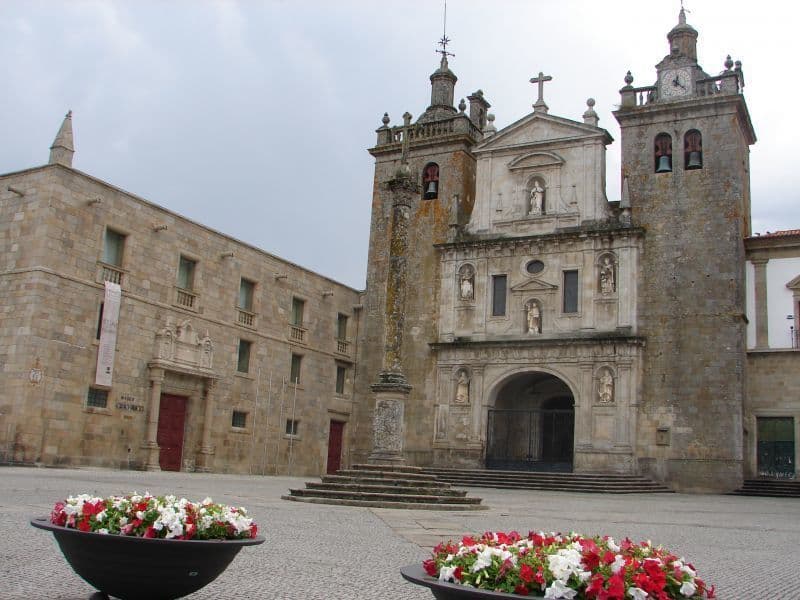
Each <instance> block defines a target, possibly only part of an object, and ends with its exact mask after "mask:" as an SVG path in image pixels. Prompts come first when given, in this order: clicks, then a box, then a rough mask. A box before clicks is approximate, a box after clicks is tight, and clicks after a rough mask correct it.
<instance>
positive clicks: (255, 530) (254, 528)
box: [192, 523, 258, 538]
mask: <svg viewBox="0 0 800 600" xmlns="http://www.w3.org/2000/svg"><path fill="white" fill-rule="evenodd" d="M192 528H193V529H196V528H195V526H194V524H192ZM256 535H258V525H256V524H255V523H251V524H250V537H251V538H254V537H256Z"/></svg>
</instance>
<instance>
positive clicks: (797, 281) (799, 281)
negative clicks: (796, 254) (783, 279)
mask: <svg viewBox="0 0 800 600" xmlns="http://www.w3.org/2000/svg"><path fill="white" fill-rule="evenodd" d="M786 287H787V288H789V289H790V290H794V291H795V292H800V275H798V276H797V277H795V278H794V279H792V280H791V281H790V282H789V283H787V284H786Z"/></svg>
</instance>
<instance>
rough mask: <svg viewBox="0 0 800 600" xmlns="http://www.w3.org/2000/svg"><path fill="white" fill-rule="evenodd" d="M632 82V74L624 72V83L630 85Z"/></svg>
mask: <svg viewBox="0 0 800 600" xmlns="http://www.w3.org/2000/svg"><path fill="white" fill-rule="evenodd" d="M632 83H633V75H631V72H630V71H628V72H627V73H625V85H627V86H630V85H631V84H632Z"/></svg>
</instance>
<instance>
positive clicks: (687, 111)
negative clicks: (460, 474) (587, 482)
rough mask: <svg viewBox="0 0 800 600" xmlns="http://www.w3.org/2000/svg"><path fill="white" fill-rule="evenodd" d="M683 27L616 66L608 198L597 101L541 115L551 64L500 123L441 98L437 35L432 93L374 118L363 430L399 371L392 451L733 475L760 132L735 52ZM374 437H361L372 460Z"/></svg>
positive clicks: (482, 107)
mask: <svg viewBox="0 0 800 600" xmlns="http://www.w3.org/2000/svg"><path fill="white" fill-rule="evenodd" d="M697 37H698V34H697V31H696V30H695V29H694V28H692V27H691V26H690V25H688V24H687V23H686V18H685V14H684V12H683V11H681V13H680V17H679V23H678V25H676V26H675V27H674V28H673V29H672V30H671V31H670V32H669V34H668V36H667V38H668V42H669V52H668V54H667V55H666V56H665V57H664V58H663V60H662V61H661V62H659V63H658V65H657V66H656V73H655V83H654V84H653V85H647V86H643V87H635V86H634V85H633V78H632V76H631V75H630V73H628V75H627V76H626V77H625V86H624V87H623V88H622V89H621V90H620V105H619V108H618V110H617V111H616V112H615V113H614V114H615V117H616V118H617V120H618V122H619V124H620V127H621V132H622V140H621V144H622V173H621V174H620V185H621V199H620V200H619V201H613V202H610V201H609V200H608V199H607V198H606V194H605V190H606V172H605V164H606V156H605V153H606V148H607V146H608V145H609V144H610V143H612V139H611V136H610V135H609V133H608V132H607V131H606V130H605V129H603V128H601V127H600V126H599V125H598V116H597V113H596V112H595V111H594V108H593V107H594V100H593V99H591V98H590V99H589V100H588V101H587V109H586V111H585V113H584V114H583V115H582V119H581V120H571V119H567V118H563V117H559V116H555V115H552V114H550V111H549V107H548V106H547V103H546V102H545V100H544V92H543V86H544V84H545V83H546V81H547V80H549V79H550V77H548V76H546V75H544V74H543V73H539V75H538V76H537V77H534V78H533V79H532V80H531V82H532V83H535V84H537V85H538V98H537V100H536V102H535V104H534V105H533V112H531V113H530V114H528V115H526V116H523V117H522V118H520V119H519V120H518V121H516V122H515V123H512V124H511V125H509V126H507V127H505V128H504V129H502V130H500V131H497V130H496V129H495V127H494V125H493V122H492V121H493V117H492V116H491V115H490V114H488V112H487V111H488V109H489V103H488V101H487V100H486V98H485V97H484V94H483V92H482V91H480V90H479V91H477V92H475V93H474V94H472V95H470V96H469V97H468V100H469V110H468V111H467V104H466V102H464V101H463V100H462V101H461V104H460V106H459V107H458V109H457V108H455V106H454V98H455V94H454V88H455V84H456V76H455V75H454V74H453V72H452V71H451V70H450V68H449V65H448V60H447V57H448V55H447V53H446V51H444V50H443V51H442V60H441V65H440V67H439V69H438V70H437V71H436V72H435V73H433V74H432V75H431V84H432V91H431V104H430V106H429V107H428V109H427V110H426V111H425V112H424V113H423V114H422V115H421V116H420V118H419V119H418V120H417V121H416V122H415V123H413V124H412V123H411V117H410V115H408V114H407V115H405V116H404V123H403V125H398V126H395V127H389V122H388V121H389V120H388V117H384V124H383V126H382V127H381V128H379V129H378V131H377V134H378V138H377V144H376V146H375V147H374V148H372V149H371V150H370V152H371V153H372V154H373V155H374V156H375V158H376V169H375V195H374V198H373V216H372V236H371V240H370V260H369V272H368V279H367V303H366V304H367V306H366V314H365V325H366V326H365V329H364V331H365V335H366V336H367V337H365V338H364V339H363V340H362V342H361V348H362V357H363V359H362V363H361V364H362V368H361V369H360V371H359V374H360V379H357V381H356V393H357V394H358V395H359V396H360V397H368V396H369V395H370V390H371V386H372V393H373V394H374V396H375V409H374V414H373V415H369V411H363V412H362V413H361V415H362V418H363V419H364V422H363V424H362V426H361V427H360V431H362V432H370V427H369V419H370V418H372V419H373V421H374V423H375V424H376V425H375V427H374V430H375V431H376V432H384V433H385V431H386V430H387V429H388V430H391V429H392V427H391V426H389V427H387V426H386V420H387V416H386V414H383V413H384V412H385V411H383V410H382V409H381V407H382V406H383V405H382V400H381V394H382V393H384V388H383V387H381V386H378V387H376V386H375V384H376V383H379V382H381V381H383V382H384V383H385V381H384V380H386V377H385V376H386V374H387V373H391V374H393V376H394V378H395V379H396V380H400V381H401V383H402V385H401V386H399V387H398V388H397V389H395V390H394V391H395V392H396V394H395V400H396V402H395V404H394V408H393V409H392V410H393V411H394V413H393V414H394V415H398V414H399V415H402V423H400V422H398V423H396V424H395V425H394V429H395V436H396V437H398V438H402V440H401V441H402V451H400V450H399V448H400V443H399V442H397V441H395V442H394V443H389V444H388V445H389V446H393V447H394V448H395V454H396V455H395V456H394V457H393V458H394V459H397V458H398V457H399V455H400V454H402V456H403V457H404V458H405V459H406V460H409V461H411V462H413V463H415V464H423V465H436V466H450V467H453V466H456V467H464V468H497V469H529V470H552V471H575V472H609V473H639V474H645V475H649V476H651V477H653V478H655V479H658V480H660V481H666V482H669V483H670V484H671V485H673V486H674V487H676V488H677V489H685V490H691V489H698V490H699V489H717V490H730V489H734V488H735V487H737V486H738V485H739V484H740V483H741V480H742V477H743V473H744V471H743V465H744V461H745V456H744V448H743V406H744V397H745V369H746V349H745V328H746V322H747V319H746V316H745V270H744V264H745V247H744V240H745V238H747V237H748V236H749V235H750V222H749V214H750V197H749V179H748V152H749V149H748V147H749V145H750V144H752V143H754V142H755V134H754V132H753V127H752V125H751V123H750V119H749V115H748V111H747V106H746V103H745V100H744V96H743V95H742V91H743V85H744V80H743V76H742V72H741V68H740V66H738V65H735V64H734V63H733V61H731V60H730V57H729V58H728V60H727V61H726V62H725V64H724V70H723V71H721V72H719V73H718V74H714V75H709V74H708V73H706V72H705V71H704V70H703V69H702V67H701V66H700V65H699V64H698V63H697V49H696V42H697ZM404 181H405V184H403V182H404ZM400 189H402V190H403V191H402V193H401V192H399V191H398V190H400ZM398 210H400V211H401V212H402V211H404V212H405V213H406V216H405V217H404V218H403V219H397V218H396V217H397V214H398V212H397V211H398ZM394 228H401V229H402V235H401V236H400V237H401V238H403V239H406V240H407V241H405V242H403V243H401V244H399V245H397V244H395V243H394V241H393V240H395V238H396V237H397V236H396V235H395V233H394ZM399 263H402V264H403V271H402V273H400V276H402V277H404V278H406V281H405V282H403V281H400V283H398V271H397V269H396V268H394V267H395V265H397V264H399ZM405 288H408V289H413V290H414V293H413V294H409V293H408V290H406V289H405ZM398 303H399V305H400V308H399V309H398ZM400 313H402V315H403V319H404V323H403V332H402V334H401V335H400V336H399V340H398V336H397V335H396V330H395V328H394V326H393V324H394V323H395V322H396V317H397V315H398V314H400ZM398 344H399V346H398ZM395 346H398V347H397V348H395ZM390 347H391V348H390ZM384 349H386V350H389V349H391V354H392V356H393V357H394V358H395V359H396V360H395V361H394V364H392V361H387V360H386V359H385V358H386V357H385V356H384V360H383V361H382V362H381V357H382V356H383V355H384V353H383V350H384ZM398 355H399V359H398ZM370 361H372V362H370ZM378 374H380V375H378ZM381 378H383V379H381ZM401 387H402V389H400V388H401ZM398 403H399V404H400V405H401V406H399V407H398ZM396 420H398V421H399V419H398V418H397V417H396ZM389 421H391V418H389ZM378 423H380V424H381V426H380V427H379V426H378V425H377V424H378ZM384 437H385V436H384ZM389 437H390V438H391V437H392V436H391V435H389ZM386 445H387V443H386V441H385V440H384V439H381V435H378V433H376V434H375V435H374V436H373V438H372V439H370V437H369V434H368V433H365V434H363V435H362V437H361V438H360V439H358V440H356V442H355V446H356V448H360V449H361V458H363V459H364V460H368V459H369V458H370V456H371V457H372V458H373V459H375V458H386V456H385V454H386V453H385V452H378V453H375V449H376V448H378V447H382V446H386ZM371 453H372V454H371ZM390 454H391V453H390ZM389 458H390V459H391V458H392V457H391V456H390V457H389Z"/></svg>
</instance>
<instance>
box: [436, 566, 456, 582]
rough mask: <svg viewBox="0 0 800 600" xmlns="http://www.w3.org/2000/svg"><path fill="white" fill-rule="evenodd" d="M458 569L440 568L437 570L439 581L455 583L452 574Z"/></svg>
mask: <svg viewBox="0 0 800 600" xmlns="http://www.w3.org/2000/svg"><path fill="white" fill-rule="evenodd" d="M457 568H458V567H442V568H441V569H439V581H453V582H454V581H455V580H456V579H455V577H454V576H453V573H455V572H456V569H457Z"/></svg>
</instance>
